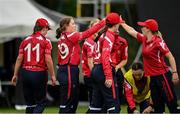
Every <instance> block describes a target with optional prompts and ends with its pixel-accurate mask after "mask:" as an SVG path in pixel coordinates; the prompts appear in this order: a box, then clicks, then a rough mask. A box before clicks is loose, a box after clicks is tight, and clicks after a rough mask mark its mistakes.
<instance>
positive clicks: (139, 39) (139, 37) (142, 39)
mask: <svg viewBox="0 0 180 114" xmlns="http://www.w3.org/2000/svg"><path fill="white" fill-rule="evenodd" d="M144 40H145V36H144V35H143V34H141V33H139V32H138V33H137V41H138V42H140V43H142V42H143V41H144Z"/></svg>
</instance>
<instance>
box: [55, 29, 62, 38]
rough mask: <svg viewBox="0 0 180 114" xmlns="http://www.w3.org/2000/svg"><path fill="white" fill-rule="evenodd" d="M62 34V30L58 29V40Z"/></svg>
mask: <svg viewBox="0 0 180 114" xmlns="http://www.w3.org/2000/svg"><path fill="white" fill-rule="evenodd" d="M61 33H62V31H61V29H60V28H57V29H56V38H57V39H59V38H60V36H61Z"/></svg>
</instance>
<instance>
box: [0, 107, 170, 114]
mask: <svg viewBox="0 0 180 114" xmlns="http://www.w3.org/2000/svg"><path fill="white" fill-rule="evenodd" d="M126 108H127V106H126V105H122V106H121V113H127V109H126ZM87 109H88V106H79V107H78V109H77V111H76V112H77V113H85V112H86V111H87ZM58 112H59V109H58V107H46V108H45V110H44V112H43V113H44V114H45V113H56V114H57V113H58ZM5 113H18V114H19V113H25V111H24V110H21V111H18V110H15V109H14V108H0V114H5ZM166 113H168V109H167V107H166Z"/></svg>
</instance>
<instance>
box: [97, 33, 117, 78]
mask: <svg viewBox="0 0 180 114" xmlns="http://www.w3.org/2000/svg"><path fill="white" fill-rule="evenodd" d="M114 35H115V33H113V32H111V31H107V32H106V33H104V34H102V35H101V37H100V39H99V40H98V42H97V44H96V45H95V56H94V63H95V64H101V63H102V65H103V70H104V75H105V76H106V79H112V67H111V63H112V60H111V50H112V47H113V44H114V39H115V37H114Z"/></svg>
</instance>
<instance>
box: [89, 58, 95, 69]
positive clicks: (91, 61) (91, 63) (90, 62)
mask: <svg viewBox="0 0 180 114" xmlns="http://www.w3.org/2000/svg"><path fill="white" fill-rule="evenodd" d="M88 66H89V68H90V70H92V68H93V66H94V64H93V58H88Z"/></svg>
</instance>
